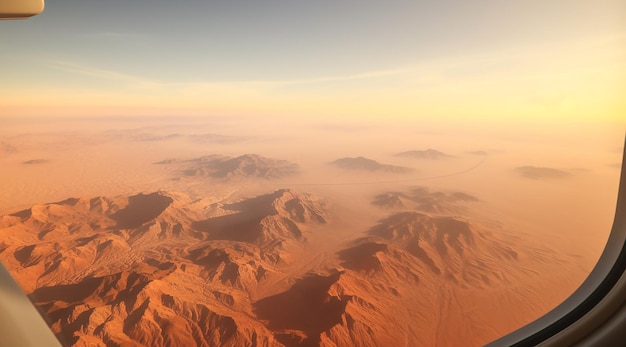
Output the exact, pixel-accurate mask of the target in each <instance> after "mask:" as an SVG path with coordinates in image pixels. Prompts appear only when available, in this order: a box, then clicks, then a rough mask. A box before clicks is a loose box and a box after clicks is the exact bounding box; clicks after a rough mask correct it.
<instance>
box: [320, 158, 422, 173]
mask: <svg viewBox="0 0 626 347" xmlns="http://www.w3.org/2000/svg"><path fill="white" fill-rule="evenodd" d="M331 164H332V165H333V166H336V167H338V168H341V169H347V170H359V171H381V172H391V173H409V172H412V171H414V170H413V169H411V168H408V167H404V166H395V165H388V164H381V163H379V162H377V161H376V160H373V159H368V158H365V157H353V158H350V157H347V158H340V159H337V160H335V161H333V162H331Z"/></svg>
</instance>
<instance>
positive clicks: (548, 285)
mask: <svg viewBox="0 0 626 347" xmlns="http://www.w3.org/2000/svg"><path fill="white" fill-rule="evenodd" d="M581 128H583V126H569V127H562V128H559V129H558V130H554V129H553V130H552V131H548V130H546V129H545V127H543V128H539V127H533V126H531V125H524V126H520V125H516V126H510V127H507V126H505V125H494V124H489V125H483V126H475V125H473V126H468V125H464V124H438V123H432V124H430V123H429V124H403V125H400V124H368V123H363V124H316V123H310V122H309V123H306V124H305V123H303V122H298V121H296V120H290V121H288V120H259V119H228V120H224V119H212V118H207V119H176V118H161V119H141V118H132V119H115V120H111V119H95V120H94V119H91V120H85V119H81V120H77V119H62V120H58V121H51V120H36V119H27V120H17V119H13V120H3V127H2V129H1V130H0V166H1V167H2V170H1V171H0V215H1V216H2V217H0V261H2V263H3V264H4V265H5V267H7V268H8V270H9V271H10V272H11V273H12V275H13V276H14V277H15V278H16V280H17V281H18V283H19V284H20V285H21V286H22V288H23V289H24V291H25V292H26V293H27V294H29V295H30V296H31V298H32V299H33V301H34V302H35V303H36V305H37V306H38V307H39V308H40V310H41V311H43V312H45V313H46V314H47V316H48V321H49V323H50V326H51V328H52V329H53V331H54V332H55V333H56V334H57V335H58V336H59V337H60V339H61V340H62V341H64V342H65V343H66V344H68V345H76V346H84V345H89V344H92V343H93V344H96V345H151V346H157V345H207V346H214V345H224V346H236V345H259V346H262V345H266V346H280V345H285V346H314V345H323V346H351V345H362V346H381V345H405V346H420V345H421V346H457V345H459V343H462V344H463V345H466V346H470V345H481V344H484V343H486V342H488V341H490V340H492V339H494V338H497V337H498V336H500V335H502V334H505V333H507V332H509V331H511V330H513V329H515V328H516V327H519V326H521V325H523V324H525V323H527V322H529V321H531V320H533V319H535V318H537V317H538V316H540V315H541V314H543V313H545V312H547V311H548V310H550V309H551V308H553V307H554V306H556V305H557V304H559V303H560V302H561V301H562V300H563V299H565V298H566V297H567V296H568V295H569V294H571V293H572V292H573V291H574V290H575V289H576V287H577V286H578V285H579V284H580V283H581V282H582V281H583V280H584V278H585V277H586V275H587V274H588V273H589V271H590V270H591V269H592V267H593V265H594V262H595V261H596V260H597V258H598V257H599V255H600V252H601V250H602V248H603V246H604V242H606V238H607V236H608V232H609V230H610V227H611V223H612V213H613V209H614V205H615V198H616V196H615V193H616V191H617V184H618V179H619V177H618V175H619V169H618V168H617V167H616V164H617V163H620V162H621V146H622V144H623V138H622V137H623V133H622V132H621V130H619V129H614V128H611V127H608V126H607V127H597V128H593V127H589V126H585V127H584V131H583V129H581ZM402 153H405V154H406V153H409V154H411V155H398V154H402ZM346 158H353V159H354V158H361V159H359V160H358V161H357V162H356V164H355V162H354V161H347V162H346V161H341V162H342V163H343V164H346V163H347V164H352V165H351V166H350V167H346V165H347V164H346V165H336V163H337V160H341V159H346ZM333 163H335V164H333ZM363 163H365V164H367V165H363ZM372 163H377V165H379V166H376V165H374V166H376V167H375V168H381V167H382V168H383V169H380V170H376V169H373V170H370V169H371V168H372V167H373V166H371V165H372ZM381 163H382V164H381ZM385 165H386V166H385ZM385 168H387V169H385ZM389 168H406V169H402V170H396V169H394V170H390V169H389Z"/></svg>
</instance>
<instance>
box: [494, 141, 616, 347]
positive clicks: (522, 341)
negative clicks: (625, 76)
mask: <svg viewBox="0 0 626 347" xmlns="http://www.w3.org/2000/svg"><path fill="white" fill-rule="evenodd" d="M625 270H626V136H625V146H624V152H623V156H622V167H621V173H620V183H619V190H618V195H617V205H616V209H615V217H614V220H613V227H612V229H611V233H610V235H609V238H608V241H607V243H606V247H605V248H604V250H603V252H602V254H601V256H600V258H599V260H598V262H597V264H596V265H595V267H594V268H593V270H592V271H591V273H590V274H589V276H588V277H587V279H585V281H584V282H583V283H582V284H581V286H580V287H579V288H578V289H577V290H576V291H575V292H574V293H573V294H572V295H571V296H570V297H569V298H567V299H566V300H565V301H563V303H561V304H560V305H559V306H557V307H556V308H554V309H553V310H552V311H550V312H548V313H547V314H545V315H544V316H542V317H540V318H539V319H537V320H535V321H533V322H531V323H529V324H528V325H525V326H523V327H521V328H519V329H518V330H515V331H513V332H511V333H510V334H508V335H505V336H503V337H501V338H499V339H497V340H495V341H493V342H491V343H488V344H487V345H486V346H485V347H504V346H514V347H526V346H571V345H575V344H576V345H584V346H614V345H615V346H623V344H624V341H626V329H625V327H626V305H624V304H625V302H626V275H625Z"/></svg>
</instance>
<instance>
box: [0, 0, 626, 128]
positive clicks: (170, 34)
mask: <svg viewBox="0 0 626 347" xmlns="http://www.w3.org/2000/svg"><path fill="white" fill-rule="evenodd" d="M0 45H2V47H3V48H2V50H0V73H1V75H2V79H1V80H0V116H4V117H16V116H17V117H19V116H31V117H59V116H67V117H90V116H98V117H102V116H104V117H106V116H169V115H173V116H174V115H175V116H214V115H219V116H223V115H238V116H250V117H264V116H265V117H266V116H276V117H290V118H294V117H296V118H297V117H301V118H304V119H310V118H316V119H346V120H351V119H354V120H357V119H360V120H362V119H374V120H381V119H383V120H384V119H390V120H420V119H447V120H455V119H482V120H504V121H508V120H511V119H532V120H551V121H562V120H568V121H569V120H571V121H582V122H589V121H593V122H595V121H602V122H621V123H623V122H626V97H625V96H626V95H625V94H626V2H624V1H622V0H619V1H618V0H595V1H586V0H529V1H523V2H522V1H495V0H494V1H486V0H478V1H403V0H399V1H395V2H393V3H391V2H389V1H373V0H359V1H357V0H342V1H338V0H334V1H328V0H318V1H305V0H288V1H284V0H263V1H245V2H244V1H241V0H229V1H201V0H188V1H163V0H150V1H146V0H134V1H118V0H107V1H97V0H81V1H70V0H56V1H55V0H51V1H47V2H46V8H45V10H44V12H43V13H42V14H40V15H38V16H35V17H33V18H31V19H29V20H25V21H3V22H0Z"/></svg>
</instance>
